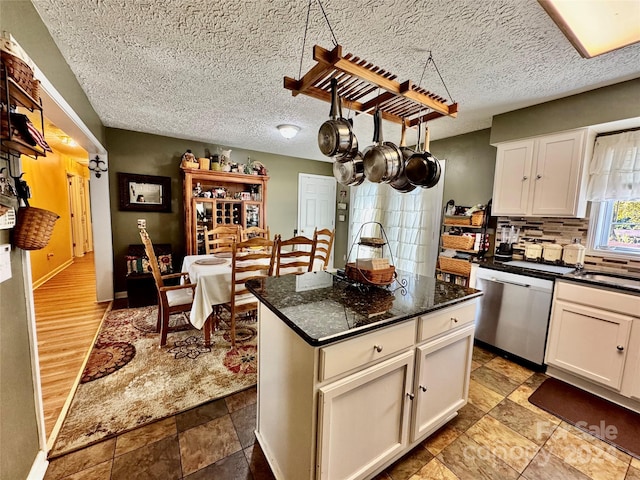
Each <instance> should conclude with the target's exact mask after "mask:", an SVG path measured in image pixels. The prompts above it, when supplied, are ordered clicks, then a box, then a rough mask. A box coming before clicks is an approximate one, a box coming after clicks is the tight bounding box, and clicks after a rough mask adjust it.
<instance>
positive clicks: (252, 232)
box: [240, 227, 271, 242]
mask: <svg viewBox="0 0 640 480" xmlns="http://www.w3.org/2000/svg"><path fill="white" fill-rule="evenodd" d="M255 237H261V238H265V239H267V240H269V239H270V238H271V235H270V233H269V227H265V228H260V227H249V228H244V229H242V231H241V232H240V238H241V240H242V241H243V242H246V241H247V240H249V239H250V238H255Z"/></svg>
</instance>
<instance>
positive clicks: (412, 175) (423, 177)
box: [405, 125, 441, 188]
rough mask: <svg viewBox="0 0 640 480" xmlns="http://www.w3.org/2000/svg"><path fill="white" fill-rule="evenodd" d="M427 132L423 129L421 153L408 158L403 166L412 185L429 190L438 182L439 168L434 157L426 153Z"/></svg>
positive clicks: (418, 146)
mask: <svg viewBox="0 0 640 480" xmlns="http://www.w3.org/2000/svg"><path fill="white" fill-rule="evenodd" d="M421 127H422V125H420V126H419V127H418V145H417V148H418V150H420V130H421ZM428 136H429V130H428V129H425V142H424V149H423V152H417V153H415V154H414V155H412V156H411V158H409V161H407V164H406V166H405V174H406V176H407V178H408V179H409V182H411V183H412V184H413V185H415V186H418V187H422V188H431V187H434V186H435V185H437V183H438V181H439V180H440V173H441V167H440V162H439V161H438V159H437V158H436V157H434V156H433V155H431V153H429V152H428V151H427V148H428V144H429V140H428Z"/></svg>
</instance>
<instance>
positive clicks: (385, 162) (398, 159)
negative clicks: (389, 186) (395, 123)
mask: <svg viewBox="0 0 640 480" xmlns="http://www.w3.org/2000/svg"><path fill="white" fill-rule="evenodd" d="M373 142H374V144H373V145H372V146H370V147H367V148H366V150H365V151H364V152H363V156H364V175H365V177H367V180H369V181H370V182H373V183H380V182H382V183H389V182H391V181H393V180H395V179H396V178H397V177H398V175H399V174H400V170H401V169H402V162H403V160H402V152H401V151H400V149H399V148H398V147H397V146H396V145H394V144H393V143H391V142H384V141H383V139H382V114H381V113H380V110H378V109H376V112H375V113H374V115H373Z"/></svg>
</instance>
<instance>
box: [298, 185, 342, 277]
mask: <svg viewBox="0 0 640 480" xmlns="http://www.w3.org/2000/svg"><path fill="white" fill-rule="evenodd" d="M335 219H336V179H335V178H333V177H325V176H323V175H311V174H308V173H301V174H299V175H298V235H303V236H305V237H308V238H312V237H313V232H314V231H315V229H316V227H317V228H318V230H320V229H322V228H328V229H329V230H333V228H334V227H335ZM332 266H333V252H331V257H330V260H329V268H331V267H332Z"/></svg>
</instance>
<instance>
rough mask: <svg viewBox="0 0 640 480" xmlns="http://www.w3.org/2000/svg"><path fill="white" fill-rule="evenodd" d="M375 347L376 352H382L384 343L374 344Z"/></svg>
mask: <svg viewBox="0 0 640 480" xmlns="http://www.w3.org/2000/svg"><path fill="white" fill-rule="evenodd" d="M373 349H374V350H375V351H376V352H378V353H380V352H381V351H382V345H374V346H373Z"/></svg>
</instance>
